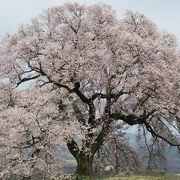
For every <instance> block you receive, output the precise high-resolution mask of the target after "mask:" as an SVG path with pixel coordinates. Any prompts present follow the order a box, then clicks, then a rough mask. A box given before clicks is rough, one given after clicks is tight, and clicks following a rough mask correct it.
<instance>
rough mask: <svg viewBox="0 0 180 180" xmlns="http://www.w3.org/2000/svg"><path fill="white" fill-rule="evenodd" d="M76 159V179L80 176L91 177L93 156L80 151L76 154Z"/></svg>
mask: <svg viewBox="0 0 180 180" xmlns="http://www.w3.org/2000/svg"><path fill="white" fill-rule="evenodd" d="M76 160H77V168H76V175H77V179H78V180H80V179H81V178H82V177H88V178H91V177H92V176H93V169H92V163H93V156H92V155H86V154H85V153H83V152H81V153H80V154H79V155H78V158H77V159H76Z"/></svg>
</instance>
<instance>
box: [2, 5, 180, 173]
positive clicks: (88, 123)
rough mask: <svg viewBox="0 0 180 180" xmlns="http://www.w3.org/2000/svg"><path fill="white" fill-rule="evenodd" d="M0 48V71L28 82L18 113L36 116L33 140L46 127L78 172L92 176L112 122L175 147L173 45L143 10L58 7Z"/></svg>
mask: <svg viewBox="0 0 180 180" xmlns="http://www.w3.org/2000/svg"><path fill="white" fill-rule="evenodd" d="M0 51H1V57H0V62H1V66H0V68H1V71H0V72H1V76H2V77H3V78H5V79H6V80H7V81H9V82H11V83H12V84H14V85H15V86H16V87H19V86H23V84H24V83H25V82H27V81H29V86H32V87H31V88H29V87H27V88H26V89H25V90H24V92H23V93H24V95H25V96H23V98H25V99H24V100H23V102H22V103H24V104H29V109H30V110H29V111H28V112H26V113H27V114H28V115H27V116H26V113H20V112H19V113H18V115H20V116H21V119H22V120H21V121H22V123H23V124H24V125H25V124H26V121H27V120H28V122H31V123H32V122H33V121H35V119H36V122H35V124H34V125H32V126H39V132H37V131H36V132H35V134H33V135H31V136H33V137H36V136H37V137H39V135H40V134H42V136H43V133H44V132H42V131H43V127H46V126H47V127H48V128H49V130H48V134H53V133H54V134H56V135H57V134H58V136H57V137H56V138H55V139H52V137H53V138H54V137H55V136H49V135H48V136H47V135H45V136H44V137H45V138H44V141H47V139H48V142H51V141H55V142H57V144H58V143H60V142H61V141H62V139H63V140H64V141H65V142H66V145H67V147H68V149H69V151H70V152H71V154H72V155H73V156H74V158H75V159H76V161H77V174H78V175H79V176H82V175H85V176H92V175H93V172H92V163H93V158H94V155H95V153H96V152H97V151H98V149H99V148H100V147H101V146H102V145H103V143H104V142H105V140H106V138H107V137H108V136H109V131H110V129H111V125H112V123H113V122H114V121H117V120H121V121H122V124H123V125H129V126H133V125H138V126H139V129H142V130H144V132H145V133H147V132H148V133H150V134H151V135H152V136H153V137H154V138H156V139H161V140H163V141H165V142H166V143H168V144H170V145H172V146H177V147H178V148H179V147H180V139H179V132H180V129H179V124H180V119H179V118H180V111H179V110H180V101H179V97H180V94H179V93H180V74H179V69H178V68H179V65H180V59H179V49H178V46H177V43H176V39H175V37H174V36H173V35H171V34H169V33H166V32H162V31H161V30H159V29H158V28H157V26H156V25H155V24H154V23H153V22H151V21H150V20H149V19H148V18H146V17H145V16H144V15H142V14H139V13H134V12H131V11H127V12H126V14H125V16H124V18H123V19H121V20H118V19H117V17H116V15H115V12H114V11H113V10H112V9H111V7H109V6H107V5H102V4H98V5H93V6H83V5H79V4H76V3H74V4H64V5H62V6H57V7H53V8H50V9H48V10H47V11H45V12H44V13H43V14H42V15H40V16H38V17H36V18H34V19H33V20H32V22H31V24H29V25H26V26H24V25H22V26H21V27H20V28H19V29H18V31H17V33H15V34H13V35H7V36H6V37H5V38H4V39H3V41H2V44H1V50H0ZM39 88H40V89H43V93H42V92H41V90H39ZM39 92H41V93H40V94H39ZM26 95H27V96H28V99H26ZM23 98H22V99H23ZM45 99H46V103H45V104H46V106H43V108H42V105H43V104H44V100H45ZM47 102H48V103H47ZM24 106H28V105H24ZM25 109H26V108H25ZM23 111H24V109H23ZM8 112H10V110H8ZM39 112H40V114H41V115H38V113H39ZM24 116H26V117H24ZM7 118H10V117H9V116H7ZM26 119H27V120H26ZM37 120H38V121H41V123H40V122H38V121H37ZM32 124H33V123H32ZM40 124H41V125H40ZM50 124H57V126H51V125H50ZM25 126H28V128H29V124H27V125H25ZM40 126H41V127H40ZM52 127H53V128H52ZM17 128H18V127H17ZM20 128H21V129H22V127H20ZM41 128H42V129H41ZM46 129H47V128H46ZM31 133H32V132H31ZM36 133H37V134H36ZM38 133H39V134H38ZM59 135H60V136H59ZM44 148H45V146H43V149H44Z"/></svg>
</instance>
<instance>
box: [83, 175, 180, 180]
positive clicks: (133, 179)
mask: <svg viewBox="0 0 180 180" xmlns="http://www.w3.org/2000/svg"><path fill="white" fill-rule="evenodd" d="M80 180H90V179H88V178H82V179H80ZM91 180H92V179H91ZM93 180H180V176H179V177H178V176H126V177H110V178H103V179H93Z"/></svg>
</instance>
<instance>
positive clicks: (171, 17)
mask: <svg viewBox="0 0 180 180" xmlns="http://www.w3.org/2000/svg"><path fill="white" fill-rule="evenodd" d="M65 2H78V3H81V4H87V5H89V4H95V3H98V2H103V3H106V4H109V5H111V6H112V7H113V9H115V10H116V12H117V16H118V17H119V18H121V17H122V15H123V14H124V13H125V10H126V9H131V10H135V11H138V12H141V13H143V14H145V15H146V16H147V17H149V18H150V19H151V20H152V21H154V22H155V23H156V24H157V25H158V27H160V28H162V29H166V30H167V31H168V32H171V33H174V34H175V35H176V37H177V38H178V40H179V42H180V22H179V21H180V0H101V1H96V0H0V37H2V36H3V35H4V34H5V33H6V32H10V33H11V32H15V31H16V29H17V27H18V26H19V24H21V23H28V22H30V20H31V18H32V17H34V16H36V15H38V14H40V13H41V12H42V9H47V8H48V7H52V6H56V5H60V4H63V3H65Z"/></svg>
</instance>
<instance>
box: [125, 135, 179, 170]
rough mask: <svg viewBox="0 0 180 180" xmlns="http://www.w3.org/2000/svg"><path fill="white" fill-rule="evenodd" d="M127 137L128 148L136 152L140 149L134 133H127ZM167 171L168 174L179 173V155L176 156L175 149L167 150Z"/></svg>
mask: <svg viewBox="0 0 180 180" xmlns="http://www.w3.org/2000/svg"><path fill="white" fill-rule="evenodd" d="M127 137H128V139H129V144H130V146H131V147H132V148H133V149H134V150H136V151H137V153H138V152H140V149H139V147H138V144H137V142H136V134H134V133H127ZM167 158H168V162H167V171H168V172H175V173H180V154H178V152H177V149H176V148H175V147H170V148H169V149H167Z"/></svg>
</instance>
